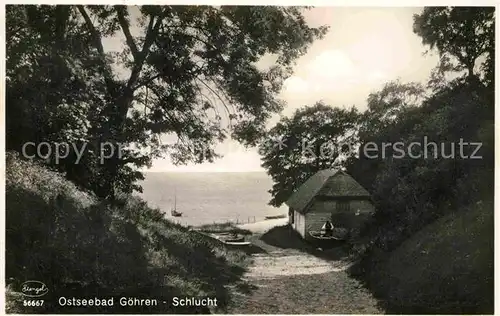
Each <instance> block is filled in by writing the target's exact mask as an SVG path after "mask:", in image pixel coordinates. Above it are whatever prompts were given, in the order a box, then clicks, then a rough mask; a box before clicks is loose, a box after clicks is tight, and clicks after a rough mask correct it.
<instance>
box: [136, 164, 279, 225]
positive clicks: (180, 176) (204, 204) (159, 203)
mask: <svg viewBox="0 0 500 316" xmlns="http://www.w3.org/2000/svg"><path fill="white" fill-rule="evenodd" d="M144 175H145V179H144V180H143V181H142V182H141V185H142V188H143V193H142V194H140V196H141V197H142V198H143V199H144V200H146V201H147V202H148V204H149V205H150V206H152V207H157V208H159V209H160V210H161V211H163V212H165V215H166V217H167V218H169V219H170V220H172V221H173V222H176V223H179V224H182V225H192V226H198V225H202V224H213V223H225V222H233V223H239V224H241V223H252V222H258V221H262V220H265V217H266V216H276V215H282V214H287V208H286V206H285V205H283V206H281V207H279V208H276V207H273V206H270V205H269V204H268V203H269V200H270V199H271V195H270V193H269V192H268V190H270V189H271V187H272V184H273V183H272V180H271V178H270V177H269V176H268V175H267V174H266V173H264V172H234V173H232V172H213V173H208V172H186V173H181V172H145V173H144ZM175 199H176V204H177V205H176V207H177V211H179V212H182V216H181V217H173V216H171V212H170V211H171V209H172V208H173V207H174V200H175Z"/></svg>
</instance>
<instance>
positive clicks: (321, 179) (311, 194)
mask: <svg viewBox="0 0 500 316" xmlns="http://www.w3.org/2000/svg"><path fill="white" fill-rule="evenodd" d="M286 204H287V205H288V206H289V224H290V225H291V226H292V227H293V229H294V230H296V231H297V232H298V233H299V234H300V235H301V236H302V237H303V238H305V239H310V237H311V236H310V232H312V231H321V229H322V228H323V226H324V225H325V223H326V221H330V222H331V223H332V224H333V226H334V229H338V228H340V230H341V231H344V232H345V231H348V232H349V233H350V235H351V236H355V234H356V232H359V229H360V228H361V227H362V226H363V225H365V224H366V223H367V221H369V220H370V218H371V217H372V215H373V213H374V212H375V208H374V206H373V204H372V203H371V197H370V194H369V193H368V191H366V189H365V188H363V187H362V186H361V185H360V184H359V183H358V182H356V180H354V179H353V178H352V177H351V176H350V175H348V174H347V173H346V172H344V171H341V170H335V169H326V170H321V171H318V172H317V173H316V174H314V175H313V176H312V177H310V178H309V179H308V180H307V181H306V182H305V183H303V184H302V185H301V186H300V187H299V189H298V190H296V191H295V192H294V193H293V194H292V196H291V197H290V198H289V199H288V201H287V202H286Z"/></svg>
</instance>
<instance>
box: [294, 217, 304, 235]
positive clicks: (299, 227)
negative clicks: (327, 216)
mask: <svg viewBox="0 0 500 316" xmlns="http://www.w3.org/2000/svg"><path fill="white" fill-rule="evenodd" d="M294 212H295V213H294V216H295V220H294V224H293V225H294V226H293V228H294V229H295V231H297V232H298V233H299V234H300V236H302V238H305V237H306V229H305V228H306V217H305V216H304V215H303V214H300V213H299V212H297V211H294Z"/></svg>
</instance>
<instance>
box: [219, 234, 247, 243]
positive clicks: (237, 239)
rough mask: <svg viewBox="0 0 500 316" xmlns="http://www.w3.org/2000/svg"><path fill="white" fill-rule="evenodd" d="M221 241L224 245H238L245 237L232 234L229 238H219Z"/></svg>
mask: <svg viewBox="0 0 500 316" xmlns="http://www.w3.org/2000/svg"><path fill="white" fill-rule="evenodd" d="M221 237H222V238H221V240H222V241H223V242H224V243H240V242H244V241H245V236H243V235H238V234H232V235H229V236H221Z"/></svg>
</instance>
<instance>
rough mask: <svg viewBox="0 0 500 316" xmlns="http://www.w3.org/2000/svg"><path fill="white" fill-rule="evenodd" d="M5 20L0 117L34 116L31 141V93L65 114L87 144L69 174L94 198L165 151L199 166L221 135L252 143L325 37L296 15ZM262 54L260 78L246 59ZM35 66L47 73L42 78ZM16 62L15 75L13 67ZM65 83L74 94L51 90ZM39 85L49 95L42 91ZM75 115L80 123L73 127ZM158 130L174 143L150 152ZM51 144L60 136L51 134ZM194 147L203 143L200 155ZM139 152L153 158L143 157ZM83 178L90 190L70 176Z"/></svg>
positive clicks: (49, 13) (49, 11)
mask: <svg viewBox="0 0 500 316" xmlns="http://www.w3.org/2000/svg"><path fill="white" fill-rule="evenodd" d="M7 12H8V14H7V30H8V32H7V55H8V56H11V55H12V56H13V57H10V60H8V62H7V65H8V68H9V69H8V70H7V73H8V74H9V78H12V79H11V80H13V81H15V82H12V84H11V85H9V84H8V85H7V88H8V91H7V94H8V95H9V96H10V97H9V99H10V101H9V103H8V107H9V108H8V110H7V112H8V120H12V121H13V122H15V121H16V118H19V117H20V115H19V112H21V113H25V114H23V116H21V117H22V119H21V120H25V118H26V117H31V118H33V117H35V118H37V122H36V123H35V124H33V125H32V126H31V127H30V128H29V130H30V131H31V133H27V134H31V135H32V136H31V138H30V139H36V140H40V139H43V137H45V136H46V133H38V131H39V129H41V128H45V127H47V126H53V124H52V123H53V121H54V120H53V118H52V117H51V116H50V115H48V114H47V113H48V112H47V111H46V110H45V109H43V108H40V107H38V108H36V109H32V108H30V105H31V107H32V106H33V105H32V104H33V103H34V100H38V99H39V96H40V95H49V96H50V97H51V98H48V97H47V98H43V102H46V103H48V104H50V106H51V108H52V109H53V111H54V112H55V113H56V114H57V115H61V114H63V113H65V111H67V110H66V109H67V108H69V111H70V112H73V111H74V112H76V113H75V114H72V115H67V116H66V117H65V120H66V125H67V124H69V125H72V126H74V128H68V130H72V131H79V132H81V133H78V138H79V139H80V140H81V141H82V142H84V143H91V144H92V145H93V148H92V149H88V150H87V152H86V160H88V161H91V162H93V166H92V167H89V168H83V169H81V170H80V169H78V170H75V168H73V171H74V173H76V174H78V175H74V179H73V180H75V181H77V182H79V184H80V185H83V186H87V187H89V186H90V187H91V189H92V190H93V191H94V192H96V193H97V194H98V195H99V196H101V197H113V196H114V191H115V189H118V190H121V191H125V192H129V191H131V190H132V189H139V188H138V187H137V186H134V185H132V183H133V182H134V180H135V179H137V178H140V173H137V172H136V171H134V168H136V167H141V166H145V165H148V164H149V163H150V162H151V159H152V158H153V157H155V156H158V155H162V154H163V153H165V152H167V153H169V154H170V155H171V157H173V158H176V161H175V162H177V163H185V162H187V161H195V162H202V161H204V160H209V161H210V160H212V159H213V158H215V157H217V155H216V153H215V152H214V145H215V143H216V142H218V141H222V140H224V139H225V138H226V137H228V136H231V137H234V138H235V139H237V140H238V141H240V142H241V143H243V144H245V145H255V144H256V143H257V141H258V139H259V138H260V137H262V135H263V131H264V127H265V122H266V120H267V119H268V118H269V117H270V116H271V114H272V113H276V112H279V111H280V110H281V109H282V107H283V104H282V102H281V101H280V100H279V99H278V98H277V94H278V92H279V91H280V89H281V86H282V83H283V81H284V80H285V79H286V78H287V77H288V76H289V75H290V74H291V70H292V66H293V64H294V60H296V59H297V58H298V57H299V56H301V55H302V54H304V53H305V52H306V50H307V48H308V46H309V45H310V44H311V43H312V42H313V41H314V40H315V39H318V38H321V37H322V36H323V35H324V34H325V33H326V31H327V28H326V27H319V28H310V27H308V26H307V24H306V22H305V20H304V17H303V16H302V9H301V8H298V7H270V6H267V7H243V6H222V7H208V6H141V7H125V6H119V5H117V6H83V5H77V6H22V7H19V6H15V7H14V6H10V7H8V10H7ZM19 34H21V35H19ZM75 34H79V36H80V37H76V36H75ZM112 36H122V37H123V38H124V39H125V44H124V46H122V47H120V48H119V49H118V51H119V52H120V53H115V54H113V53H111V52H107V51H105V48H104V44H103V42H104V40H105V38H108V37H112ZM20 38H23V39H26V38H30V39H32V38H35V39H36V40H34V41H29V42H23V41H22V40H20ZM267 54H272V55H275V56H276V57H277V60H276V63H275V65H274V66H272V67H270V68H269V69H267V70H260V69H259V68H258V67H257V66H256V63H257V62H258V61H259V60H260V58H261V57H262V56H264V55H267ZM16 58H17V59H16ZM41 59H45V60H46V61H47V62H46V64H47V65H48V68H49V69H55V70H57V71H55V73H54V72H53V73H50V72H49V73H45V75H42V70H41V69H40V68H41V67H40V63H39V62H38V61H39V60H41ZM30 60H31V61H30ZM19 61H21V62H22V63H21V64H23V65H24V68H23V67H18V66H16V65H18V64H19ZM54 65H58V67H53V66H54ZM116 68H119V70H120V71H119V73H118V72H117V71H116ZM120 68H121V69H120ZM26 71H28V72H31V73H32V74H36V76H31V77H30V78H36V79H34V80H35V81H36V85H33V84H31V85H29V83H28V81H27V80H28V79H27V78H26V75H25V73H26ZM23 72H24V73H23ZM61 73H64V75H61ZM121 73H127V75H126V77H125V78H123V77H124V76H123V75H122V76H119V74H121ZM68 78H72V80H69V82H68V81H66V80H65V79H68ZM40 81H41V82H42V83H44V85H41V84H40ZM73 81H75V84H76V83H78V85H77V87H78V89H77V88H76V87H73V86H71V87H68V88H67V89H63V90H60V87H58V86H56V85H55V83H56V82H59V85H62V86H65V87H66V86H67V85H69V84H70V83H71V82H73ZM28 85H29V86H30V87H34V88H33V89H32V91H30V93H29V94H26V96H23V95H20V94H19V93H15V89H17V88H18V87H24V89H27V86H28ZM42 86H44V87H45V86H50V87H52V88H53V89H50V90H49V91H51V92H50V93H47V92H43V91H40V89H41V87H42ZM54 87H56V88H54ZM78 90H81V91H78ZM46 99H49V100H46ZM68 100H70V101H71V102H69V101H68ZM68 103H69V104H68ZM20 104H22V105H21V106H19V105H20ZM38 104H39V102H38ZM82 104H84V106H82ZM63 105H65V107H63V109H61V107H62V106H63ZM42 106H45V105H42ZM14 108H17V109H14ZM34 112H35V113H37V112H40V113H41V114H40V115H42V116H43V119H40V118H39V117H40V115H38V114H37V115H33V113H34ZM9 113H12V115H10V114H9ZM66 113H68V112H66ZM224 114H225V115H224ZM77 118H78V119H82V120H83V121H84V123H85V124H84V125H88V126H86V128H85V129H83V128H79V127H78V126H77V125H78V124H79V123H80V122H79V121H78V120H77ZM63 125H64V124H63ZM54 130H55V131H60V130H61V128H60V127H54ZM8 131H9V138H10V140H9V141H8V143H9V144H10V145H9V146H10V147H11V148H15V149H17V150H19V149H20V148H19V147H20V146H21V144H22V142H26V140H27V139H26V138H24V139H22V140H20V139H16V138H15V136H14V134H15V132H16V131H18V129H16V127H15V125H13V124H11V125H9V129H8ZM81 134H83V135H81ZM161 134H174V135H176V137H177V139H178V143H177V144H174V145H162V144H161V142H160V140H159V137H158V135H161ZM36 135H38V136H36ZM53 139H56V140H60V139H61V138H60V135H58V133H56V134H55V136H54V137H53ZM21 141H22V142H21ZM107 143H109V144H112V145H113V148H114V149H115V150H114V152H109V153H106V154H107V157H108V158H107V159H106V160H105V161H104V164H102V165H101V164H99V163H96V162H95V161H96V160H97V159H96V157H95V153H96V151H98V149H99V148H101V147H103V144H107ZM200 144H201V145H200ZM119 145H120V146H121V150H120V151H118V150H116V148H118V146H119ZM134 146H135V147H134ZM196 146H203V152H204V155H202V156H201V157H200V155H199V152H197V151H196V150H194V149H193V148H195V147H196ZM136 147H139V148H136ZM144 147H149V148H155V149H157V150H154V151H153V152H148V153H146V154H145V153H144ZM108 149H109V148H108ZM141 149H142V150H141ZM110 150H111V149H109V151H110ZM69 165H71V161H70V162H69V163H68V164H66V165H65V166H68V168H70V167H69ZM57 167H61V166H57ZM65 171H67V170H65ZM89 171H90V173H91V174H93V175H92V176H91V177H90V180H91V182H92V184H91V185H89V184H88V183H86V182H87V181H88V179H89V177H82V173H85V174H87V173H89ZM82 179H85V180H82Z"/></svg>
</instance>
